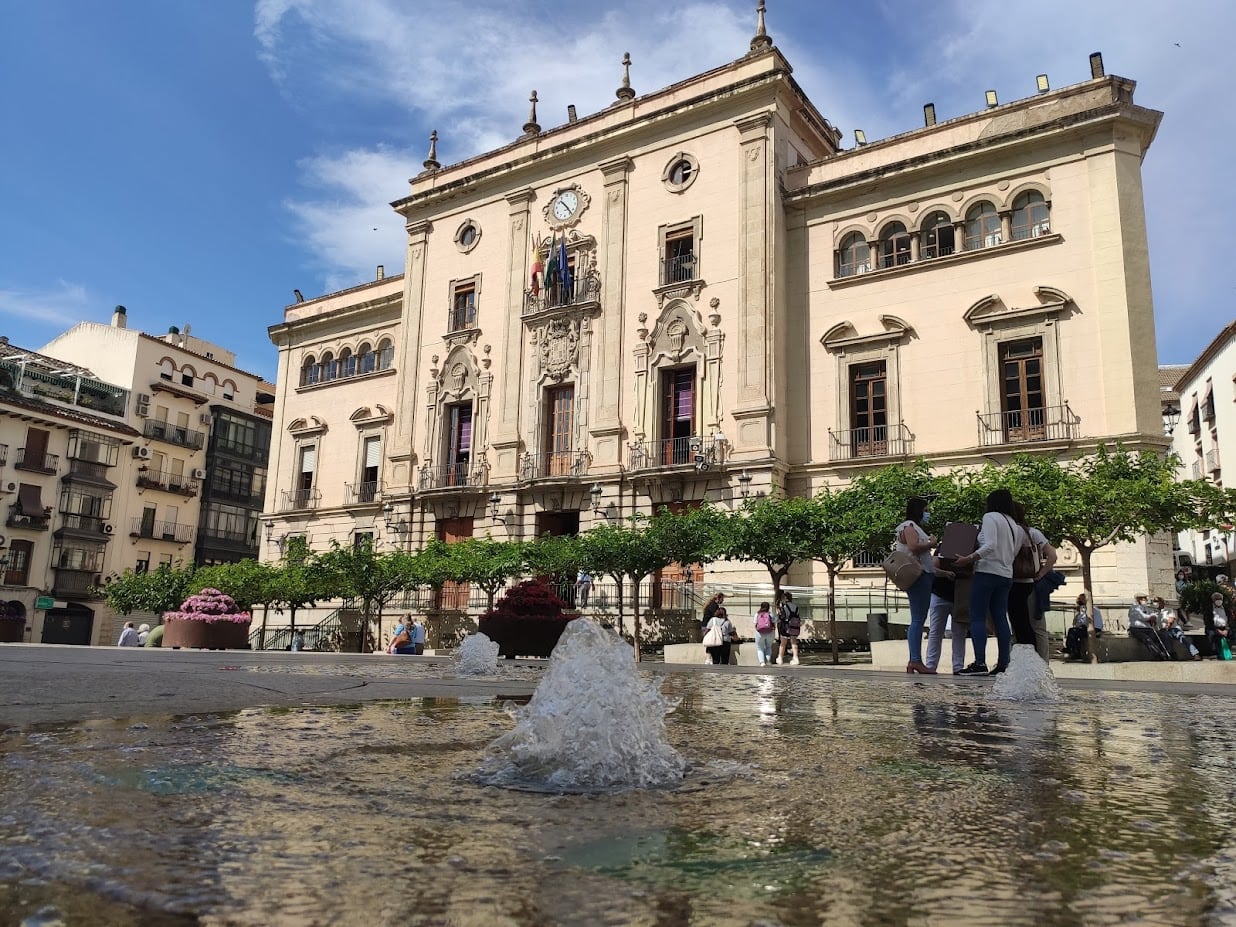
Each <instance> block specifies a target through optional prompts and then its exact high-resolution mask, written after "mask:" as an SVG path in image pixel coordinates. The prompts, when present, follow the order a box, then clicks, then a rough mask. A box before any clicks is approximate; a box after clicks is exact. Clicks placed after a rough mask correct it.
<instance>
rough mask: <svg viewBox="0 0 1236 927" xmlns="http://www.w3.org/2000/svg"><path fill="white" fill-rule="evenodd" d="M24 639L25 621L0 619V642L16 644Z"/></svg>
mask: <svg viewBox="0 0 1236 927" xmlns="http://www.w3.org/2000/svg"><path fill="white" fill-rule="evenodd" d="M25 639H26V622H25V621H0V644H16V643H20V642H21V641H23V640H25Z"/></svg>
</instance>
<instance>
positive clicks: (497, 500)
mask: <svg viewBox="0 0 1236 927" xmlns="http://www.w3.org/2000/svg"><path fill="white" fill-rule="evenodd" d="M501 504H502V497H501V496H500V495H498V490H496V489H495V490H494V491H493V492H491V493H490V494H489V515H490V517H491V518H497V517H498V506H499V505H501Z"/></svg>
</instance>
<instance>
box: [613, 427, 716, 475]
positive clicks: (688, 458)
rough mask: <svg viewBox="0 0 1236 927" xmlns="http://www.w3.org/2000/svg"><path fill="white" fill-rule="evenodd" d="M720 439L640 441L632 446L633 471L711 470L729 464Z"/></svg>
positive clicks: (688, 438)
mask: <svg viewBox="0 0 1236 927" xmlns="http://www.w3.org/2000/svg"><path fill="white" fill-rule="evenodd" d="M718 437H719V436H709V437H702V436H700V435H694V436H691V437H687V438H664V439H662V440H660V441H638V442H636V443H635V444H632V445H631V449H630V458H629V460H630V464H631V469H632V470H650V469H655V468H659V467H694V468H695V469H696V470H707V469H709V468H710V467H714V466H719V465H720V464H723V463H725V453H724V444H723V442H722V441H720V440H717V438H718Z"/></svg>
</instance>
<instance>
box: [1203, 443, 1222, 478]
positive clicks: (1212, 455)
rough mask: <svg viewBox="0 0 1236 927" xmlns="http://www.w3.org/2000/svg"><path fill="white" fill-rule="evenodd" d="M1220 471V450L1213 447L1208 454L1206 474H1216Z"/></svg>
mask: <svg viewBox="0 0 1236 927" xmlns="http://www.w3.org/2000/svg"><path fill="white" fill-rule="evenodd" d="M1218 469H1219V449H1218V448H1217V447H1213V448H1211V449H1210V450H1208V451H1207V452H1206V472H1207V473H1214V472H1215V471H1216V470H1218Z"/></svg>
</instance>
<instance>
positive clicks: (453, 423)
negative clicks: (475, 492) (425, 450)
mask: <svg viewBox="0 0 1236 927" xmlns="http://www.w3.org/2000/svg"><path fill="white" fill-rule="evenodd" d="M447 413H448V414H447V428H448V431H447V435H446V440H447V447H446V463H447V473H446V485H447V486H466V485H468V469H469V466H468V465H469V463H470V462H471V460H472V403H470V402H461V403H456V404H455V405H452V406H448V407H447Z"/></svg>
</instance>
